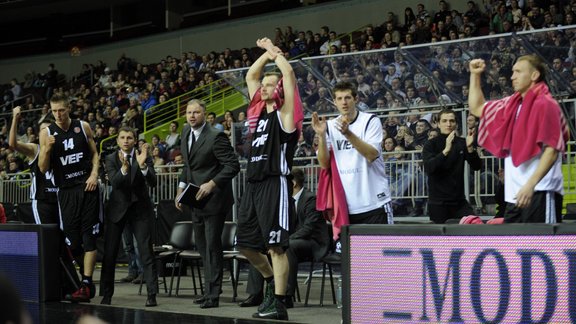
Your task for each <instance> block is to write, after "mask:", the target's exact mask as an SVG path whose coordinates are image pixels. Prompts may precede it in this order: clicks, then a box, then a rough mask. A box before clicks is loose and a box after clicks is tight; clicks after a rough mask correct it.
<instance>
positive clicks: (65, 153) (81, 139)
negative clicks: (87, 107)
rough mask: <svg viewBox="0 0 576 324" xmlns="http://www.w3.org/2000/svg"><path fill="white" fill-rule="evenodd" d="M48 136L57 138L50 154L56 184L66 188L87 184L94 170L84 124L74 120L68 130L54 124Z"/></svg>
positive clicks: (49, 127)
mask: <svg viewBox="0 0 576 324" xmlns="http://www.w3.org/2000/svg"><path fill="white" fill-rule="evenodd" d="M48 135H52V136H54V137H56V142H55V143H54V146H53V147H52V152H51V154H50V166H51V169H52V172H53V179H54V184H55V185H56V186H57V187H59V188H65V187H72V186H75V185H79V184H84V183H86V180H87V179H88V177H89V176H90V171H91V170H92V154H91V152H90V147H89V145H88V138H87V137H86V133H85V132H84V127H83V126H82V122H81V121H79V120H77V119H73V120H72V121H71V123H70V127H68V129H67V130H63V129H62V128H60V127H58V126H57V125H56V124H52V125H50V126H48Z"/></svg>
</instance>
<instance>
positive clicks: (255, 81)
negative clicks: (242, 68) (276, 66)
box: [246, 39, 275, 99]
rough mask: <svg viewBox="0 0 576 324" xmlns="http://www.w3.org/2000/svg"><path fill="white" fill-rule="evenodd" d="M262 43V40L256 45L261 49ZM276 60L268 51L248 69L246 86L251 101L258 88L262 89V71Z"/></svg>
mask: <svg viewBox="0 0 576 324" xmlns="http://www.w3.org/2000/svg"><path fill="white" fill-rule="evenodd" d="M260 41H261V40H260V39H259V40H257V41H256V44H257V45H258V46H259V47H260ZM274 58H275V55H273V54H272V53H271V52H270V51H268V50H267V49H266V52H264V54H262V55H260V57H259V58H258V59H257V60H256V61H254V63H252V65H251V66H250V69H248V73H246V85H247V86H248V95H249V96H250V99H252V98H253V97H254V94H255V93H256V91H257V90H258V88H260V79H261V78H262V71H264V67H265V66H266V63H268V61H272V60H274Z"/></svg>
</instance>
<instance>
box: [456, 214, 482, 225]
mask: <svg viewBox="0 0 576 324" xmlns="http://www.w3.org/2000/svg"><path fill="white" fill-rule="evenodd" d="M460 224H484V222H483V221H482V218H480V217H479V216H474V215H468V216H464V217H462V219H461V220H460Z"/></svg>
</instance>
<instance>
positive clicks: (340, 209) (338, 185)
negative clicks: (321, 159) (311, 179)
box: [316, 150, 350, 241]
mask: <svg viewBox="0 0 576 324" xmlns="http://www.w3.org/2000/svg"><path fill="white" fill-rule="evenodd" d="M318 177H319V178H318V191H317V194H316V209H317V210H318V211H321V212H322V213H323V214H324V218H326V219H327V220H329V221H330V222H332V233H333V238H334V241H337V240H338V238H339V237H340V232H341V231H342V226H344V225H348V224H350V219H349V217H348V203H347V202H346V194H345V193H344V187H343V186H342V181H341V180H340V174H338V168H337V167H336V159H335V158H334V154H333V153H332V150H330V169H320V175H319V176H318Z"/></svg>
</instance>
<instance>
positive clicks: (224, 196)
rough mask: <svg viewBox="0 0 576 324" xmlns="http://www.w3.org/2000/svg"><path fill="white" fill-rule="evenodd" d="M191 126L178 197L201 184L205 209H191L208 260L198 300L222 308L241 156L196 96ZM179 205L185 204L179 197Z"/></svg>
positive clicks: (189, 120) (185, 133) (189, 110)
mask: <svg viewBox="0 0 576 324" xmlns="http://www.w3.org/2000/svg"><path fill="white" fill-rule="evenodd" d="M186 121H187V125H185V126H184V129H183V130H182V135H181V137H180V138H182V141H181V145H180V149H181V153H182V157H183V160H184V168H183V169H182V173H181V174H180V178H179V185H178V192H177V195H176V196H177V197H178V196H179V195H180V193H182V191H183V190H184V188H186V186H187V185H188V184H189V183H192V184H195V185H197V186H198V187H199V189H198V192H197V193H196V200H198V201H202V200H206V202H205V205H204V207H203V208H195V207H192V208H188V207H186V210H189V211H190V213H191V217H192V222H193V223H194V234H195V235H196V245H197V247H198V252H200V256H201V257H202V261H203V263H204V281H205V290H204V292H205V295H204V296H202V297H200V298H198V299H195V300H194V303H196V304H200V307H201V308H212V307H218V303H219V295H220V290H221V286H222V264H223V260H222V239H221V237H222V230H223V228H224V222H225V218H226V214H227V213H228V211H229V210H230V208H231V207H232V205H233V203H234V197H233V193H232V178H234V177H235V176H236V174H237V173H238V172H239V171H240V164H239V163H238V158H237V157H236V155H235V153H234V149H233V147H232V145H231V144H230V141H229V140H228V137H227V136H226V134H224V133H222V132H220V131H218V130H216V129H214V128H212V126H210V125H209V124H208V123H206V104H205V103H204V102H203V101H201V100H196V99H193V100H191V101H189V102H188V105H187V107H186ZM175 204H176V208H178V209H180V210H182V204H181V203H179V202H178V200H175Z"/></svg>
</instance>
